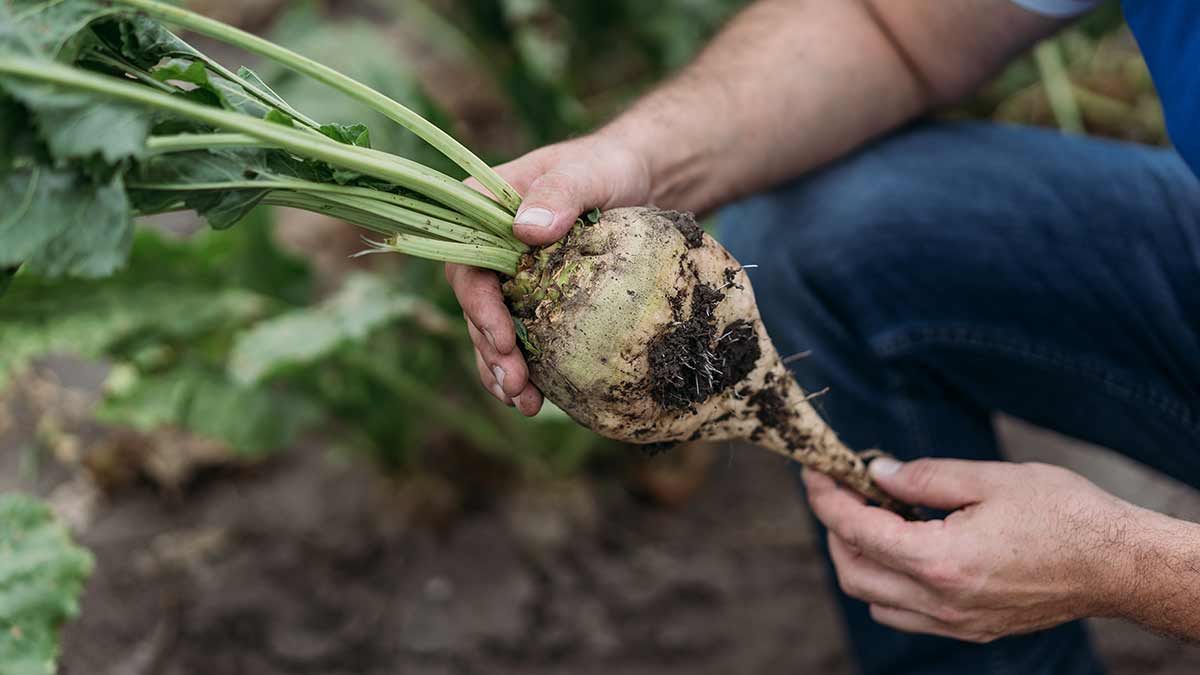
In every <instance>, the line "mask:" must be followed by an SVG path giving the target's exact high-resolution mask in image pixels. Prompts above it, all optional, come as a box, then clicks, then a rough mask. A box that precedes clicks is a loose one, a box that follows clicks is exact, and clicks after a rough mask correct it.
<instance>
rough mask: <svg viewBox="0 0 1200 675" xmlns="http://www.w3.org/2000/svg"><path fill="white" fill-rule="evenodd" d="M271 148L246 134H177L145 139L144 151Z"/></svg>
mask: <svg viewBox="0 0 1200 675" xmlns="http://www.w3.org/2000/svg"><path fill="white" fill-rule="evenodd" d="M272 147H275V146H274V144H272V143H268V142H266V141H261V140H259V139H257V138H255V137H253V136H247V135H246V134H178V135H175V136H151V137H150V138H147V139H146V150H147V151H149V152H150V153H151V154H165V153H168V152H192V151H195V150H219V149H222V148H272Z"/></svg>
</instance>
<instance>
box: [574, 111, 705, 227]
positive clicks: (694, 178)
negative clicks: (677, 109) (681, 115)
mask: <svg viewBox="0 0 1200 675" xmlns="http://www.w3.org/2000/svg"><path fill="white" fill-rule="evenodd" d="M655 109H656V106H654V105H651V104H650V103H647V102H643V104H642V105H641V106H640V107H637V108H634V109H633V110H631V111H629V112H627V113H625V114H624V115H622V116H620V117H618V118H617V119H615V120H613V121H612V122H610V123H609V124H608V125H607V126H605V127H603V128H601V129H600V130H599V131H597V132H596V133H595V135H596V137H597V138H599V139H601V140H602V142H603V143H604V144H606V145H610V146H612V147H616V148H621V149H622V151H623V152H625V153H626V154H627V157H628V160H627V161H628V162H629V163H630V166H631V167H635V168H633V169H632V170H634V171H636V172H638V173H639V174H640V176H641V178H642V181H643V182H642V184H643V186H644V188H645V192H644V194H643V196H642V199H641V201H640V202H639V203H641V204H653V205H655V206H661V207H663V208H670V209H677V210H680V211H696V212H700V211H704V210H706V209H708V208H711V207H712V206H713V205H714V203H715V200H714V199H713V197H712V194H711V193H712V192H713V191H712V190H711V189H710V188H709V186H708V183H709V182H710V181H711V180H712V179H713V178H714V176H713V173H714V172H712V171H710V170H709V169H708V168H706V167H709V166H710V165H711V163H710V162H709V161H708V160H707V158H708V157H709V156H710V155H711V154H712V153H711V152H710V151H709V150H708V149H707V147H706V144H705V143H704V142H698V141H695V140H691V139H687V138H681V137H680V134H679V133H678V132H679V128H680V126H681V125H685V124H686V120H681V119H677V120H671V119H669V118H668V117H667V116H666V113H663V112H658V113H656V112H655Z"/></svg>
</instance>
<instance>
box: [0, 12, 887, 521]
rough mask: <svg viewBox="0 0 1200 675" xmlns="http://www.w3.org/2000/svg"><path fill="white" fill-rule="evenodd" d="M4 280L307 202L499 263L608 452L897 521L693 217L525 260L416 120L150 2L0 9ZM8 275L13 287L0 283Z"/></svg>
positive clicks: (529, 351) (489, 175) (491, 204)
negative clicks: (350, 106) (719, 458)
mask: <svg viewBox="0 0 1200 675" xmlns="http://www.w3.org/2000/svg"><path fill="white" fill-rule="evenodd" d="M0 2H3V4H0V200H3V201H4V202H5V203H6V204H11V205H13V206H12V207H11V208H10V209H9V210H8V213H7V214H5V215H3V216H0V270H11V269H12V268H13V267H14V266H18V265H22V264H24V265H25V267H26V269H27V270H28V272H29V273H34V274H43V275H50V276H52V275H57V274H75V275H83V276H103V275H105V274H109V273H111V272H112V271H113V269H115V267H116V266H117V265H119V264H120V263H121V261H122V260H123V259H124V255H127V252H128V242H129V239H130V236H131V234H130V233H131V228H132V224H131V223H132V219H133V217H135V216H139V215H149V214H155V213H164V212H168V211H175V210H181V209H193V210H196V211H198V212H199V213H200V214H201V215H203V216H204V217H205V218H206V219H207V220H208V221H209V223H210V224H211V225H212V226H213V227H216V228H223V227H229V226H232V225H233V224H235V223H236V222H238V221H239V220H240V219H241V218H242V217H243V216H244V215H245V214H246V213H247V212H248V211H249V210H250V209H251V208H253V207H254V206H256V205H258V204H263V203H266V204H273V205H279V206H285V207H291V208H299V209H305V210H308V211H314V212H318V213H326V214H329V215H331V216H334V217H337V218H340V219H343V220H346V221H349V222H351V223H355V224H357V225H359V226H361V227H363V228H365V229H367V230H369V231H371V232H373V233H375V234H376V235H378V236H379V237H380V239H379V240H378V241H374V242H372V249H371V250H370V251H369V252H384V251H391V252H399V253H405V254H408V255H412V256H417V257H421V258H427V259H430V260H438V261H445V262H455V263H462V264H468V265H474V266H477V267H483V268H487V269H491V270H494V271H496V272H498V273H500V274H501V275H502V277H503V278H504V280H505V284H504V292H505V296H506V299H507V300H508V302H509V305H510V308H511V310H512V312H513V314H514V318H515V320H516V325H517V327H518V334H519V336H520V337H521V342H522V347H523V349H524V350H525V353H526V356H527V357H528V360H529V363H530V374H531V378H532V380H533V382H534V383H535V384H536V385H537V386H538V387H540V388H541V389H542V391H544V392H545V393H546V395H547V396H548V397H549V398H550V400H552V401H554V402H555V403H556V404H558V405H559V407H561V408H562V409H563V410H565V411H566V412H567V413H568V414H570V415H571V416H572V417H573V418H575V419H576V420H578V421H579V422H581V423H582V424H584V425H585V426H588V427H589V428H591V429H593V430H595V431H597V432H598V433H600V434H602V435H605V436H608V437H610V438H614V439H617V440H622V441H627V442H632V443H639V444H669V443H675V442H680V441H695V440H746V441H750V442H753V443H756V444H758V445H761V446H763V447H765V448H767V449H770V450H773V451H775V452H777V453H780V454H782V455H784V456H786V457H789V458H792V459H794V460H796V461H799V462H801V463H802V464H804V465H806V466H809V467H812V468H814V469H816V470H819V471H822V472H825V473H827V474H829V475H831V476H833V477H834V478H836V479H838V480H839V481H841V482H842V483H844V484H845V485H847V486H849V487H850V488H852V489H854V490H856V491H858V492H859V493H861V494H863V495H865V496H867V497H868V498H870V499H872V500H874V501H876V502H878V503H880V504H883V505H885V506H887V507H889V508H892V509H894V510H897V511H900V512H907V511H906V508H905V507H904V505H902V504H898V503H896V502H895V501H894V500H892V499H890V498H889V497H888V496H887V495H886V494H884V493H883V492H881V491H880V490H879V489H878V488H877V487H875V486H874V485H873V484H872V483H871V481H870V479H869V477H868V474H867V471H866V463H867V461H868V460H869V458H870V456H871V455H870V454H862V455H860V454H858V453H855V452H853V451H851V450H850V449H849V448H847V447H846V446H845V445H844V444H843V443H841V442H840V441H839V440H838V438H837V436H836V435H835V434H834V433H833V431H832V430H830V429H829V428H828V426H826V425H825V423H824V422H823V421H822V420H821V418H820V416H819V415H818V414H817V412H816V411H815V410H814V409H813V407H812V405H811V403H810V396H809V395H808V394H806V393H805V392H804V391H802V390H801V388H800V387H799V386H798V384H797V383H796V381H795V379H794V378H793V377H792V376H791V374H790V373H789V372H788V370H787V369H786V368H785V367H784V365H783V363H782V361H781V360H780V358H779V356H778V354H777V352H776V350H775V348H774V346H773V345H772V344H771V340H770V338H769V337H768V336H767V333H766V330H765V329H764V328H763V324H762V321H761V320H760V318H759V315H758V309H757V306H756V304H755V301H754V294H753V291H752V290H751V287H750V281H749V279H748V278H747V276H746V274H745V271H744V269H743V267H742V265H741V264H740V263H738V262H737V261H736V260H734V259H733V257H732V256H730V254H729V253H728V252H727V251H726V250H725V249H724V248H723V247H721V246H720V244H718V243H717V242H716V241H714V240H713V239H712V238H711V237H709V236H708V235H706V234H704V233H703V231H702V230H701V229H700V228H699V227H698V226H697V225H696V223H695V221H694V220H693V219H692V218H691V217H690V216H688V215H686V214H679V213H674V212H669V211H660V210H658V209H652V208H636V209H618V210H614V211H611V212H608V213H604V214H599V215H593V216H591V217H589V219H588V221H587V222H584V221H580V222H578V223H577V224H576V226H575V228H573V229H572V231H571V233H570V234H569V235H568V236H567V237H566V238H565V239H564V240H563V241H561V242H558V243H556V244H553V245H550V246H548V247H545V248H542V249H537V250H529V248H528V247H527V246H525V245H524V244H523V243H521V242H520V241H519V240H517V239H516V238H515V236H514V235H513V232H512V225H513V218H514V215H513V214H514V213H515V212H516V209H517V208H518V206H519V204H520V197H519V196H518V195H517V193H516V192H515V191H514V190H513V189H512V187H511V186H509V185H508V184H507V183H506V182H505V181H504V180H503V179H502V178H501V177H500V176H499V175H497V174H496V173H495V172H494V171H493V170H492V169H491V168H489V167H488V166H487V165H486V164H485V163H484V162H483V161H482V160H480V159H479V158H478V157H477V156H475V155H474V154H472V153H471V152H470V151H469V150H468V149H467V148H465V147H464V146H462V145H461V144H460V143H458V142H457V141H455V140H454V139H453V138H451V137H450V136H449V135H448V134H446V133H445V132H443V131H442V130H440V129H438V128H437V127H436V126H434V125H433V124H431V123H430V122H428V121H426V120H425V119H423V118H422V117H421V116H420V115H418V114H416V113H415V112H413V111H412V110H410V109H409V108H407V107H405V106H403V105H402V104H400V103H398V102H396V101H393V100H391V99H389V98H387V97H386V96H383V95H382V94H380V93H378V92H376V91H374V90H372V89H371V88H369V87H367V86H365V85H363V84H361V83H359V82H357V81H355V80H353V79H351V78H348V77H346V76H344V75H342V74H340V73H338V72H336V71H334V70H332V69H330V68H328V67H326V66H324V65H322V64H320V63H317V62H315V61H312V60H311V59H308V58H306V57H303V56H301V55H299V54H296V53H295V52H292V51H290V50H287V49H284V48H282V47H279V46H277V45H275V44H273V43H271V42H269V41H267V40H264V39H262V38H259V37H256V36H253V35H250V34H249V33H246V32H244V31H240V30H238V29H235V28H232V27H230V26H226V25H225V24H222V23H220V22H218V21H214V20H212V19H209V18H206V17H203V16H200V15H198V14H195V13H192V12H189V11H187V10H184V9H180V8H177V7H173V6H171V5H166V4H163V3H161V2H157V1H156V0H107V1H101V0H57V1H56V2H51V3H45V2H37V1H36V0H0ZM164 24H169V25H172V26H176V27H180V28H185V29H187V30H191V31H195V32H197V33H201V34H203V35H206V36H208V37H210V38H213V39H216V40H219V41H222V42H225V43H227V44H229V45H232V46H234V47H238V48H241V49H244V50H247V51H250V52H253V53H256V54H258V55H261V56H263V57H265V58H268V59H271V60H273V61H275V62H277V63H279V64H281V65H282V66H285V67H287V68H289V69H292V70H294V71H296V72H298V73H301V74H303V75H306V76H308V77H311V78H313V79H315V80H317V81H319V82H321V83H323V84H325V85H328V86H329V87H331V88H332V89H333V90H335V91H337V92H340V93H341V94H343V95H346V96H349V97H351V98H353V99H355V100H357V101H360V102H362V103H365V104H366V105H368V106H370V107H371V108H373V109H374V110H377V111H379V112H380V113H382V114H384V115H385V116H387V117H388V118H390V119H391V120H393V121H395V122H396V123H398V124H400V125H402V126H404V127H405V128H407V129H409V130H410V131H412V132H413V133H415V134H416V135H417V136H419V137H420V138H422V139H424V140H425V141H427V142H428V143H429V144H430V145H431V146H432V147H433V148H435V149H437V150H438V151H439V152H441V153H442V154H443V155H444V156H445V157H446V158H447V159H449V160H450V161H451V162H453V163H454V164H456V165H457V166H458V167H460V168H461V169H462V170H463V171H464V172H466V174H467V175H470V176H472V177H474V178H476V179H477V180H478V181H479V182H480V184H482V185H483V186H485V187H486V188H487V189H488V191H489V192H490V193H491V195H492V197H491V198H490V197H488V196H485V195H484V194H482V193H480V192H477V191H475V190H472V189H470V188H468V187H467V186H466V185H464V184H463V183H462V182H461V181H459V180H456V179H455V178H452V177H450V176H448V175H445V174H443V173H441V172H439V171H436V170H434V169H432V168H429V167H427V166H424V165H422V164H421V163H419V162H414V161H412V160H409V159H405V158H403V157H399V156H396V155H392V154H388V153H385V152H380V151H378V150H375V149H373V148H372V147H371V143H370V132H369V130H368V129H367V128H366V127H365V126H363V125H361V124H341V123H322V122H320V121H317V120H314V119H312V118H310V117H308V116H306V115H304V114H303V113H302V112H301V111H298V110H296V109H295V108H294V107H292V106H291V105H289V104H288V103H287V102H286V101H284V100H283V99H282V97H280V96H279V95H278V94H276V93H275V92H274V91H273V90H272V89H271V87H270V86H269V85H268V84H267V83H266V82H265V81H263V80H262V79H261V78H259V77H258V76H257V75H256V74H254V73H253V72H252V71H250V70H248V69H246V68H240V69H238V70H237V71H236V72H234V71H233V70H231V69H228V68H226V67H224V66H222V65H221V64H219V63H217V62H216V61H215V60H213V59H211V58H209V57H207V56H205V55H204V54H202V53H200V52H199V51H198V50H196V49H195V48H193V47H192V46H191V45H188V44H187V43H186V42H184V41H183V40H181V39H180V38H179V37H178V36H176V35H174V34H173V33H171V32H170V31H169V30H168V29H167V28H166V27H165V26H164ZM5 274H6V277H5V278H7V276H11V275H10V274H9V273H5Z"/></svg>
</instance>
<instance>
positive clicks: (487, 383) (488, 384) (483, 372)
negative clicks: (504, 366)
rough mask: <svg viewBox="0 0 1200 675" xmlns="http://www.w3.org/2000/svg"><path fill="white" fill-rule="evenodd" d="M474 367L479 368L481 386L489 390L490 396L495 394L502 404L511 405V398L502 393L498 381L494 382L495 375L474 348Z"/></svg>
mask: <svg viewBox="0 0 1200 675" xmlns="http://www.w3.org/2000/svg"><path fill="white" fill-rule="evenodd" d="M475 367H476V368H478V369H479V381H480V382H482V383H483V388H484V389H487V390H488V391H489V392H491V394H492V396H495V397H496V399H497V400H498V401H500V402H501V403H503V404H504V405H512V404H513V403H512V399H510V398H509V397H508V394H505V393H504V389H502V388H501V387H500V383H499V382H496V376H495V375H493V374H492V369H491V368H490V367H488V364H487V361H484V360H483V356H482V355H481V354H480V353H479V350H475Z"/></svg>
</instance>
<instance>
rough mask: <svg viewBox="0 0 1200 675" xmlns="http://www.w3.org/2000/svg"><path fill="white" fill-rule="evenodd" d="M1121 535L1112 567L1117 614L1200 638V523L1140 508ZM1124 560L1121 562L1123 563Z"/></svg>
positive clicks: (1175, 633) (1181, 635) (1191, 638)
mask: <svg viewBox="0 0 1200 675" xmlns="http://www.w3.org/2000/svg"><path fill="white" fill-rule="evenodd" d="M1139 513H1140V516H1139V517H1137V518H1136V520H1135V521H1134V523H1131V527H1129V528H1124V532H1123V533H1122V534H1121V535H1119V536H1118V537H1115V538H1116V539H1117V540H1118V541H1120V542H1121V546H1120V548H1121V549H1123V551H1122V552H1121V553H1120V554H1119V555H1117V556H1114V557H1112V558H1110V559H1109V560H1110V561H1113V564H1110V565H1109V573H1110V577H1111V582H1110V585H1111V588H1112V595H1113V598H1114V599H1115V600H1116V606H1115V607H1114V608H1113V612H1112V613H1113V614H1115V615H1117V616H1120V617H1122V618H1125V619H1129V620H1131V621H1134V622H1136V623H1139V624H1142V625H1143V626H1146V627H1147V628H1150V629H1151V630H1154V631H1156V632H1159V633H1164V634H1167V635H1170V636H1172V637H1176V638H1179V639H1183V640H1188V641H1197V642H1200V524H1197V523H1191V522H1187V521H1183V520H1178V519H1175V518H1170V517H1168V516H1164V515H1162V514H1158V513H1153V512H1149V511H1139ZM1117 561H1119V562H1117Z"/></svg>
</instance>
